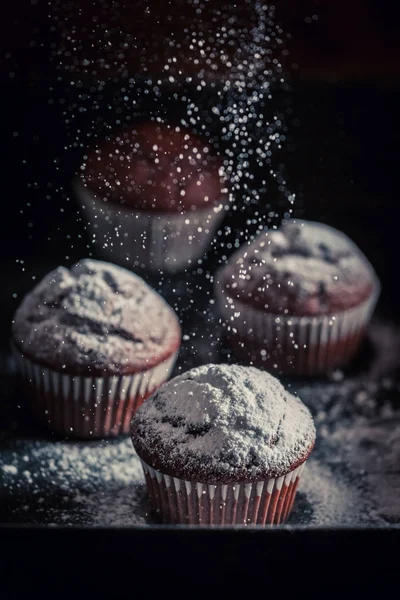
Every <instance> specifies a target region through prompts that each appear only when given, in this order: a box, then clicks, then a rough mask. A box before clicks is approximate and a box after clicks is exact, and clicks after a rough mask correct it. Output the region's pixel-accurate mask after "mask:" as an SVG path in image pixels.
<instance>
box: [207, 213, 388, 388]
mask: <svg viewBox="0 0 400 600" xmlns="http://www.w3.org/2000/svg"><path fill="white" fill-rule="evenodd" d="M215 291H216V295H217V300H218V306H219V311H220V314H221V317H222V319H223V322H224V323H225V327H226V336H227V339H228V342H229V343H230V345H232V347H233V349H234V352H235V354H236V355H237V356H239V357H240V358H243V359H244V360H246V361H250V362H251V363H254V364H257V365H264V366H265V367H266V368H268V369H269V370H270V371H273V372H276V373H283V374H292V375H310V376H311V375H318V374H324V373H327V372H329V371H332V370H333V369H335V368H336V367H340V366H342V365H345V364H347V363H348V362H349V361H350V360H351V359H352V358H353V356H354V355H355V354H356V352H357V350H358V348H359V346H360V343H361V341H362V339H363V337H364V335H365V332H366V328H367V325H368V322H369V319H370V317H371V315H372V312H373V310H374V308H375V304H376V302H377V299H378V296H379V293H380V284H379V281H378V279H377V276H376V274H375V272H374V270H373V268H372V266H371V265H370V263H369V262H368V261H367V259H366V258H365V256H364V255H363V254H362V252H361V250H360V249H359V248H358V247H357V246H356V245H355V244H354V243H353V242H352V241H351V240H350V239H349V238H348V237H347V236H346V235H345V234H344V233H341V232H340V231H337V230H336V229H333V228H332V227H329V226H328V225H324V224H322V223H314V222H310V221H297V220H295V219H293V220H289V221H286V222H284V224H283V225H282V226H281V228H280V229H278V230H272V231H266V232H265V233H262V234H259V235H258V236H257V237H256V238H255V239H254V241H253V242H251V243H250V244H245V245H243V246H242V247H241V248H239V250H237V251H236V252H235V253H234V254H233V255H232V256H231V257H230V259H229V261H228V263H227V264H226V265H225V266H224V267H222V269H221V270H220V271H219V272H218V273H217V275H216V278H215Z"/></svg>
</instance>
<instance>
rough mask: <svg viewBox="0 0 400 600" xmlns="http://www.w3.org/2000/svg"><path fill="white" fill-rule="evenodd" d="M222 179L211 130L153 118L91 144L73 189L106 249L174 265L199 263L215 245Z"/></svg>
mask: <svg viewBox="0 0 400 600" xmlns="http://www.w3.org/2000/svg"><path fill="white" fill-rule="evenodd" d="M225 183H226V176H225V173H224V169H223V166H222V164H221V161H220V159H219V158H218V157H217V156H216V155H214V154H213V153H212V148H211V145H210V141H209V140H208V139H207V138H201V137H198V136H197V135H195V134H194V133H193V132H192V131H190V130H189V129H186V128H184V127H181V126H180V125H176V124H172V123H155V122H152V121H149V122H144V123H143V122H142V123H138V124H136V125H133V124H132V125H129V126H128V125H126V127H122V128H121V129H120V130H119V131H116V132H112V133H111V134H110V135H109V137H108V138H107V139H105V140H100V141H97V143H95V144H93V146H92V147H91V148H89V149H88V153H87V155H86V156H85V159H84V162H83V164H82V165H81V173H80V176H79V180H78V183H76V184H75V191H76V195H77V197H78V199H79V203H80V205H81V206H82V208H83V210H84V215H85V219H86V221H87V223H88V226H89V230H90V233H91V234H92V238H93V241H94V242H95V243H96V244H97V246H98V247H99V249H100V250H101V251H102V252H103V253H105V254H106V256H108V257H110V258H112V259H113V260H114V261H117V262H119V263H122V265H124V266H132V267H136V268H143V269H146V270H153V271H157V272H158V271H160V270H163V271H169V272H174V271H181V270H184V269H185V268H187V267H189V268H190V267H192V266H194V265H195V263H196V261H197V260H198V259H200V258H202V257H203V256H204V254H205V252H206V251H207V249H208V247H209V246H210V244H211V242H212V239H213V236H214V234H215V232H216V230H217V228H218V225H219V224H220V223H221V220H222V219H223V216H224V210H223V209H224V205H225V203H226V201H227V199H228V193H227V188H226V185H225Z"/></svg>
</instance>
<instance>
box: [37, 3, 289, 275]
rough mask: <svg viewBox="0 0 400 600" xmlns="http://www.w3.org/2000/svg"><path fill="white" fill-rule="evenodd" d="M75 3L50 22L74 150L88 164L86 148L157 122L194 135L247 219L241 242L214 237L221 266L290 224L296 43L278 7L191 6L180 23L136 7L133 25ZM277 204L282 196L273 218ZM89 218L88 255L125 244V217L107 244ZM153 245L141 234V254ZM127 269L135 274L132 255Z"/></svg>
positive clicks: (122, 15)
mask: <svg viewBox="0 0 400 600" xmlns="http://www.w3.org/2000/svg"><path fill="white" fill-rule="evenodd" d="M73 5H74V3H69V5H68V6H65V3H62V2H58V3H55V4H54V5H52V8H51V11H50V14H49V17H50V19H51V23H52V27H53V29H54V31H55V34H54V35H55V37H56V43H54V44H53V48H52V57H53V61H54V63H55V64H56V67H57V71H58V73H59V79H60V80H61V81H62V82H63V84H62V85H64V87H65V90H66V98H65V99H64V106H65V105H67V108H66V109H65V110H64V116H65V130H66V135H67V138H68V140H69V142H68V144H67V150H68V151H69V152H72V155H74V154H75V155H76V156H77V155H78V154H80V157H81V159H83V166H84V161H85V159H86V157H87V151H88V148H89V147H92V146H93V145H96V144H97V143H98V142H99V141H100V142H101V140H103V139H104V138H105V137H106V138H107V137H109V136H112V135H113V132H115V131H118V130H119V129H120V128H121V127H123V126H125V127H126V126H128V127H131V128H132V127H134V126H135V123H138V122H141V121H143V120H153V121H155V122H157V123H160V124H162V123H164V124H168V125H169V126H177V129H178V130H179V129H182V127H183V128H188V129H191V130H193V131H195V132H196V133H197V134H198V135H200V136H201V137H203V138H204V139H205V144H206V145H209V143H210V144H211V147H212V150H213V151H214V150H215V151H216V152H217V153H218V154H219V156H220V158H221V160H222V162H223V169H224V174H225V176H226V177H227V179H228V184H229V185H228V188H229V191H230V194H229V201H228V202H227V204H226V206H225V208H226V209H227V210H231V211H233V212H235V211H237V212H244V211H245V210H246V211H247V213H248V215H247V217H246V221H245V219H244V217H243V218H241V222H242V225H241V227H240V230H239V231H238V232H235V233H234V234H233V235H234V236H235V237H234V239H232V240H231V238H232V231H231V228H230V225H229V224H228V225H226V224H225V227H222V228H220V230H219V231H218V232H217V237H216V240H214V245H215V246H216V247H218V249H219V250H221V248H222V249H223V251H222V252H223V253H222V260H224V257H225V254H224V252H225V251H226V250H228V251H229V250H230V248H232V247H237V246H238V245H239V243H240V241H242V240H244V239H249V237H250V238H251V237H252V236H253V235H254V233H255V230H257V229H263V228H264V227H265V226H266V225H269V226H273V225H274V223H276V222H278V220H279V219H280V218H282V217H286V218H287V217H289V216H290V215H291V213H292V205H293V203H294V200H295V194H293V193H291V192H290V190H289V188H288V186H287V183H286V180H285V176H284V169H283V167H282V165H281V164H280V162H279V154H280V152H281V150H282V147H283V145H284V144H285V141H286V136H287V127H286V124H285V110H286V109H284V108H283V107H282V106H281V107H280V108H279V106H278V107H277V106H276V105H277V104H278V105H279V104H281V102H280V101H278V103H277V102H276V99H277V96H278V95H280V94H281V92H287V91H288V85H287V84H286V82H285V79H284V75H283V72H284V69H283V61H284V57H285V55H286V54H287V50H286V49H285V40H286V38H287V37H288V35H289V34H286V33H285V32H284V31H283V30H282V28H281V26H280V25H279V23H278V21H277V19H276V16H275V12H276V11H275V7H274V6H273V5H270V4H264V3H262V2H255V3H254V2H244V3H243V4H241V5H239V6H233V5H230V4H228V3H221V2H216V3H215V2H197V1H193V2H185V3H183V5H182V11H183V12H182V14H176V10H175V9H174V8H173V5H172V3H166V4H163V5H162V7H160V6H158V3H154V5H153V4H152V5H151V6H150V5H149V3H146V2H138V3H136V6H135V11H134V12H135V14H134V15H133V14H132V12H133V11H132V10H131V9H129V7H127V6H125V5H123V3H116V5H115V3H112V8H111V6H108V4H107V3H103V4H102V6H101V10H100V9H99V8H98V7H97V9H95V8H94V7H92V8H90V9H89V8H86V7H85V8H84V9H83V8H79V10H78V11H77V13H76V14H75V13H74V10H73ZM75 8H77V7H75ZM96 10H97V13H96ZM77 15H80V20H79V19H77ZM133 16H134V18H133ZM83 24H85V26H83ZM177 123H179V125H176V124H177ZM174 124H175V125H174ZM82 154H83V156H82ZM81 164H82V162H81ZM267 190H268V195H266V194H267ZM271 190H273V194H271ZM272 195H274V196H276V195H278V197H279V198H280V199H279V200H278V202H274V207H273V208H272V205H271V196H272ZM278 206H279V208H278ZM277 208H278V210H279V212H277ZM250 213H251V218H248V216H249V214H250ZM107 218H108V219H110V216H109V215H108V216H107ZM88 220H89V221H90V222H89V235H90V241H91V246H93V245H95V244H96V243H97V245H98V246H102V247H103V249H105V250H107V248H108V249H110V248H111V247H113V246H116V247H120V246H123V245H124V237H126V232H125V230H124V228H123V227H121V224H120V222H119V221H118V219H116V221H115V223H114V222H113V223H112V226H111V227H110V228H109V229H108V230H107V233H105V234H101V233H100V232H99V225H98V222H99V220H98V217H95V216H93V215H87V214H86V221H88ZM147 243H148V239H147V238H143V236H142V239H141V241H140V244H141V245H146V244H147ZM226 244H228V245H226ZM123 251H124V250H123ZM125 259H126V262H127V266H129V264H132V263H133V264H132V266H134V260H133V259H132V256H131V255H130V254H127V255H126V257H125ZM190 264H192V266H194V265H195V261H192V262H191V263H190Z"/></svg>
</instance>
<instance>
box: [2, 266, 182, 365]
mask: <svg viewBox="0 0 400 600" xmlns="http://www.w3.org/2000/svg"><path fill="white" fill-rule="evenodd" d="M12 334H13V341H14V344H15V345H16V347H17V349H18V350H19V351H20V352H22V353H23V354H24V355H26V356H27V357H28V358H31V359H32V360H33V361H35V362H37V363H39V364H42V365H43V366H46V367H49V368H51V369H55V370H56V371H60V370H62V371H65V372H66V373H69V374H72V375H75V374H77V375H78V374H83V375H86V374H87V375H92V376H102V375H104V374H106V375H107V374H110V375H111V374H117V375H121V374H130V373H136V372H140V371H143V370H146V369H147V368H150V367H152V366H155V365H157V364H159V363H161V362H163V361H164V360H165V359H167V358H168V357H170V356H171V355H172V354H173V353H175V352H176V351H177V350H178V348H179V345H180V340H181V330H180V326H179V322H178V318H177V316H176V314H175V312H174V311H173V310H172V308H171V307H170V306H168V304H167V303H166V302H165V300H163V298H162V297H161V296H160V295H159V294H157V292H155V291H154V290H152V289H151V288H150V287H149V286H148V285H147V284H146V283H145V282H144V281H143V279H141V278H140V277H138V276H137V275H135V274H134V273H131V272H130V271H127V270H126V269H123V268H121V267H117V266H115V265H112V264H109V263H105V262H101V261H97V260H89V259H84V260H81V261H80V262H79V263H77V264H76V265H74V266H73V267H72V268H71V269H67V268H65V267H58V268H57V269H55V270H54V271H52V272H51V273H49V274H48V275H46V276H45V277H44V278H43V279H42V281H41V282H40V283H39V284H38V285H37V286H36V287H35V288H34V289H33V290H32V291H31V292H30V293H29V294H27V295H26V296H25V298H24V299H23V301H22V303H21V305H20V307H19V308H18V310H17V312H16V314H15V318H14V321H13V327H12Z"/></svg>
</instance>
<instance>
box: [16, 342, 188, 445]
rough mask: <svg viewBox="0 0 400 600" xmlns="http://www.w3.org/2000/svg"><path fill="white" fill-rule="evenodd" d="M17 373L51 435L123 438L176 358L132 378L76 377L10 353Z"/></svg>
mask: <svg viewBox="0 0 400 600" xmlns="http://www.w3.org/2000/svg"><path fill="white" fill-rule="evenodd" d="M14 355H15V357H16V360H17V363H18V371H19V373H20V374H21V376H22V378H23V381H24V382H25V384H27V385H28V386H29V388H30V392H31V393H30V394H29V397H30V401H31V407H32V411H33V412H34V413H35V414H36V416H37V417H38V418H39V419H40V420H41V421H42V422H43V423H45V424H46V425H47V427H49V428H50V429H51V430H53V431H55V432H57V433H60V434H63V435H68V436H71V437H79V438H102V437H108V436H116V435H119V434H127V433H129V431H130V424H131V419H132V416H133V413H134V412H135V411H136V410H137V409H138V408H139V406H140V405H141V404H142V402H143V401H144V400H145V399H146V398H147V397H148V396H150V395H151V394H152V393H153V391H154V390H155V389H157V388H158V387H159V386H160V385H161V384H162V383H164V381H166V380H167V379H168V378H169V376H170V374H171V372H172V370H173V368H174V364H175V360H176V358H177V355H178V353H177V352H176V353H174V354H173V355H172V356H171V357H169V358H168V359H167V360H165V361H163V362H162V363H160V364H158V365H156V366H155V367H153V368H151V369H147V370H145V371H141V372H140V373H134V374H132V375H122V376H117V375H111V376H109V377H90V376H79V375H78V376H77V375H68V374H65V373H59V372H57V371H53V370H51V369H48V368H45V367H43V366H41V365H39V364H37V363H35V362H33V361H31V360H30V359H29V358H27V357H26V356H23V355H22V354H20V353H19V352H17V351H15V350H14Z"/></svg>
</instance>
